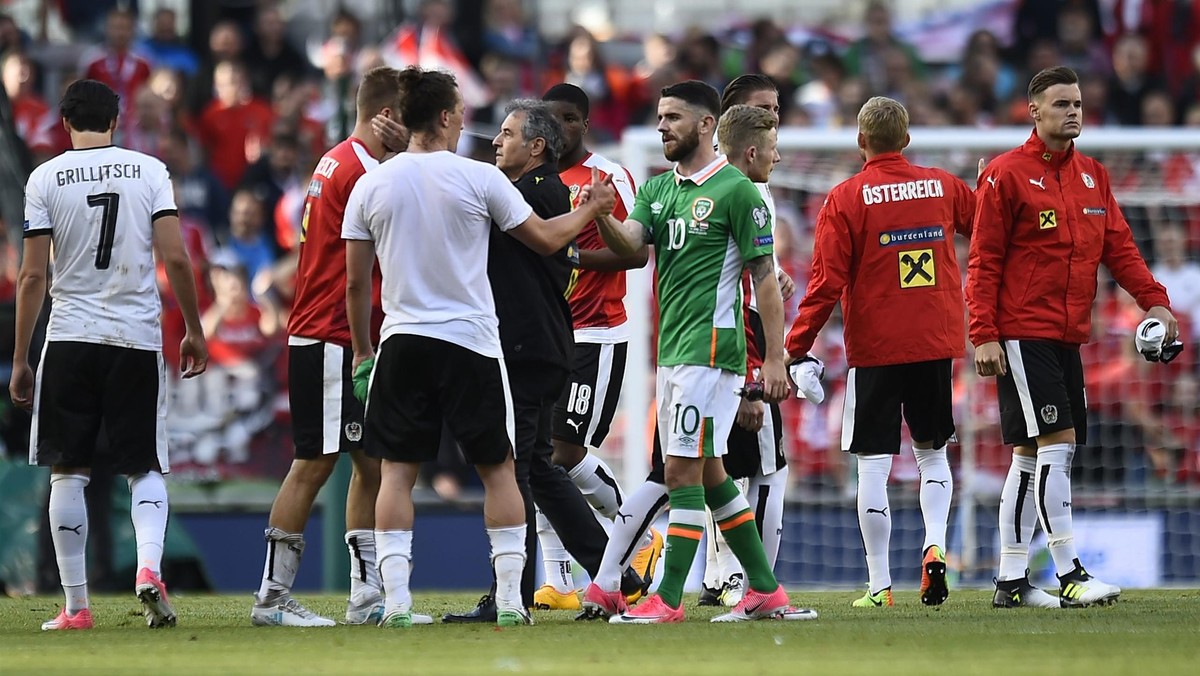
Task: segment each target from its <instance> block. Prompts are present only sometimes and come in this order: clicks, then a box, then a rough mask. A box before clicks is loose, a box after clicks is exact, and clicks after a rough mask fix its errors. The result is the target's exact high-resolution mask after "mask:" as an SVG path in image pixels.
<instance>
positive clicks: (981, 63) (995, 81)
mask: <svg viewBox="0 0 1200 676" xmlns="http://www.w3.org/2000/svg"><path fill="white" fill-rule="evenodd" d="M980 57H982V58H980ZM969 67H970V68H969ZM968 70H971V71H973V72H970V73H968V72H967V71H968ZM988 71H994V73H990V72H988ZM980 75H985V77H984V78H982V79H981V78H980ZM1080 75H1081V76H1082V75H1083V73H1080ZM946 79H947V80H949V81H951V82H960V83H963V84H965V85H966V86H968V87H977V86H978V85H979V83H981V82H985V81H986V82H989V83H990V84H988V85H987V86H989V87H990V91H987V92H981V93H983V94H984V95H985V96H984V97H985V98H986V99H990V100H991V101H994V102H997V103H999V102H1007V101H1008V100H1009V99H1010V98H1011V97H1013V96H1014V95H1016V94H1024V92H1023V91H1021V90H1023V89H1024V88H1023V87H1021V86H1019V85H1018V83H1017V72H1016V71H1015V70H1013V67H1012V66H1010V65H1008V64H1007V63H1005V62H1004V60H1003V58H1002V55H1001V54H1000V42H999V41H998V40H997V39H996V35H995V34H994V33H992V32H991V31H989V30H986V29H980V30H977V31H975V32H974V33H971V37H969V38H967V46H966V47H964V48H963V53H962V58H961V59H960V60H959V62H958V63H956V64H952V65H951V66H950V67H949V68H947V69H946ZM1088 103H1089V104H1090V103H1091V101H1088ZM988 108H989V109H991V108H994V106H988Z"/></svg>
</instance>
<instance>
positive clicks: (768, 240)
mask: <svg viewBox="0 0 1200 676" xmlns="http://www.w3.org/2000/svg"><path fill="white" fill-rule="evenodd" d="M774 243H775V236H774V235H763V236H761V237H755V238H754V246H768V245H771V244H774Z"/></svg>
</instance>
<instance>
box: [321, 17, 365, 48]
mask: <svg viewBox="0 0 1200 676" xmlns="http://www.w3.org/2000/svg"><path fill="white" fill-rule="evenodd" d="M329 39H331V40H341V41H342V43H343V44H344V45H346V47H347V48H348V49H349V50H350V52H351V53H352V54H353V53H357V52H358V50H360V49H362V46H363V45H362V21H360V20H359V19H358V16H357V15H355V14H354V12H351V11H350V10H348V9H346V8H345V7H338V9H337V11H335V12H334V13H333V19H332V21H330V23H329Z"/></svg>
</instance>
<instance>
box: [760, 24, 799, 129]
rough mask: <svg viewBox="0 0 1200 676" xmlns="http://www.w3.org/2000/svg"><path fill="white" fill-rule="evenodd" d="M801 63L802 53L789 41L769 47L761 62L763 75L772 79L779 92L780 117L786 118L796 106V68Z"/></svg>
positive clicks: (765, 50)
mask: <svg viewBox="0 0 1200 676" xmlns="http://www.w3.org/2000/svg"><path fill="white" fill-rule="evenodd" d="M799 63H800V51H799V50H797V49H796V48H795V46H793V45H792V43H790V42H788V41H787V40H781V41H779V42H776V43H775V44H774V45H771V46H770V47H767V48H765V49H764V50H763V52H762V58H761V59H760V61H759V64H760V67H761V71H760V72H761V73H762V74H763V75H766V76H767V77H769V78H771V82H773V83H775V89H777V90H778V91H779V117H780V118H786V117H787V115H788V113H789V112H790V111H791V109H792V107H793V106H795V105H796V90H797V86H796V77H795V76H796V67H797V65H798V64H799Z"/></svg>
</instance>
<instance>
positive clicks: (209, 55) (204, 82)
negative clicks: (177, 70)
mask: <svg viewBox="0 0 1200 676" xmlns="http://www.w3.org/2000/svg"><path fill="white" fill-rule="evenodd" d="M244 49H245V41H244V39H243V37H242V31H241V29H240V28H238V25H237V24H236V23H234V22H232V21H229V20H225V21H219V22H217V23H216V25H214V26H213V27H212V30H211V31H209V33H208V50H207V52H205V53H204V54H203V55H202V59H201V64H200V71H199V72H198V73H196V77H195V78H193V79H192V83H191V85H192V86H191V94H190V96H189V97H188V99H189V100H190V101H191V106H190V108H191V109H192V110H193V111H195V112H197V113H199V112H201V111H203V110H204V107H205V106H207V105H208V103H209V101H210V100H211V99H212V97H213V89H214V87H213V77H214V73H215V72H216V69H217V66H218V65H220V64H221V63H222V62H225V61H230V62H239V61H241V60H242V59H243V56H244V54H243V52H244Z"/></svg>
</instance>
